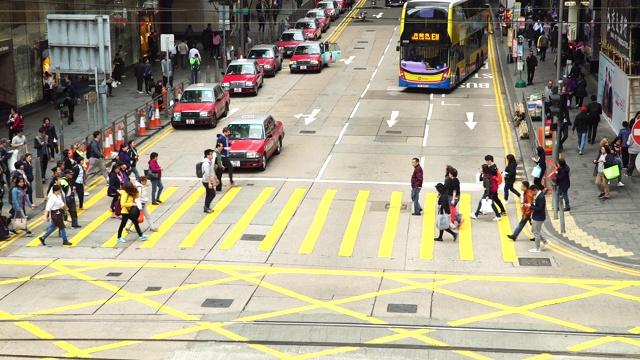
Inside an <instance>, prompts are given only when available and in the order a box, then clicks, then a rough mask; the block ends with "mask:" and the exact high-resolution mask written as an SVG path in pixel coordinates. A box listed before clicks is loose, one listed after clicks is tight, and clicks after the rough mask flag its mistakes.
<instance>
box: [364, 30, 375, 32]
mask: <svg viewBox="0 0 640 360" xmlns="http://www.w3.org/2000/svg"><path fill="white" fill-rule="evenodd" d="M372 31H375V30H365V31H364V32H372Z"/></svg>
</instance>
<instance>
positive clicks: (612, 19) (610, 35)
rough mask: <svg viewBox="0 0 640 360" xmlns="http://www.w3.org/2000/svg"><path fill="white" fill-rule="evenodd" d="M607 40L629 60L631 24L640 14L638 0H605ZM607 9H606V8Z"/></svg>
mask: <svg viewBox="0 0 640 360" xmlns="http://www.w3.org/2000/svg"><path fill="white" fill-rule="evenodd" d="M602 9H603V11H602V16H603V19H602V21H603V23H604V24H605V28H606V31H605V34H606V35H605V40H606V43H607V44H608V45H610V46H611V47H613V48H614V49H615V50H616V51H617V52H618V53H620V55H621V56H622V57H623V59H624V60H625V61H629V51H630V49H631V41H630V38H629V35H630V33H631V26H635V25H634V24H635V22H636V21H637V19H638V16H640V9H638V1H637V0H605V1H603V4H602ZM604 9H606V10H604Z"/></svg>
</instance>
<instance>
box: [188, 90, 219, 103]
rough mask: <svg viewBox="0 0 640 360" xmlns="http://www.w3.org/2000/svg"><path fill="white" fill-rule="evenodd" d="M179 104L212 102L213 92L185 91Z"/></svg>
mask: <svg viewBox="0 0 640 360" xmlns="http://www.w3.org/2000/svg"><path fill="white" fill-rule="evenodd" d="M180 102H181V103H206V102H213V90H185V92H184V93H183V94H182V97H180Z"/></svg>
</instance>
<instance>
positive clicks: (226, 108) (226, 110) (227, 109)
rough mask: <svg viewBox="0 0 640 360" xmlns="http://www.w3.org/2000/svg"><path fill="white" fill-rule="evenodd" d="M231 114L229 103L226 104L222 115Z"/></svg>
mask: <svg viewBox="0 0 640 360" xmlns="http://www.w3.org/2000/svg"><path fill="white" fill-rule="evenodd" d="M228 114H229V103H227V104H226V105H225V106H224V112H223V113H222V117H227V115H228Z"/></svg>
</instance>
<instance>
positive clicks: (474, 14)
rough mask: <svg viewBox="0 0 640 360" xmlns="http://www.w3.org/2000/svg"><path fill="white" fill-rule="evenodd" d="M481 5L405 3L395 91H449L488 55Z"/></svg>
mask: <svg viewBox="0 0 640 360" xmlns="http://www.w3.org/2000/svg"><path fill="white" fill-rule="evenodd" d="M488 21H489V9H488V8H487V6H486V3H485V0H411V1H408V2H406V3H405V4H404V7H403V9H402V17H401V18H400V44H399V46H398V48H397V50H399V51H400V56H399V57H400V61H399V77H398V81H399V86H400V87H408V88H436V89H453V88H454V87H456V86H457V85H458V84H460V82H461V81H463V80H464V79H465V78H467V77H468V76H469V75H471V74H472V73H473V72H474V71H476V70H478V69H480V68H481V67H482V65H483V64H484V61H485V60H486V59H487V56H488V46H487V36H488Z"/></svg>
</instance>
